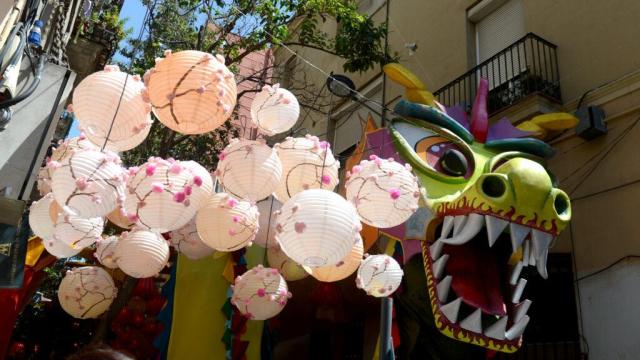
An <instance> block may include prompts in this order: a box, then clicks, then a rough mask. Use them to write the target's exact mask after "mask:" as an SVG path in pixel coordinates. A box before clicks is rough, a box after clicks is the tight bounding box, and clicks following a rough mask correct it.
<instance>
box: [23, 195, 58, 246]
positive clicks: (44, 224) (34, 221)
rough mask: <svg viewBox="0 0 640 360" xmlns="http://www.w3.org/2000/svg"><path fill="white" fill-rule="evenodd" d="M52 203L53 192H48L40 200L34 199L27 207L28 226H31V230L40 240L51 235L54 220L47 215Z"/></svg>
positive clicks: (53, 201)
mask: <svg viewBox="0 0 640 360" xmlns="http://www.w3.org/2000/svg"><path fill="white" fill-rule="evenodd" d="M53 204H55V200H54V199H53V194H51V193H49V194H47V195H45V196H43V197H42V198H41V199H40V200H38V201H34V202H33V203H32V204H31V207H30V208H29V226H31V231H33V233H34V234H35V235H36V236H39V237H40V238H41V239H42V240H46V239H51V238H52V237H53V230H54V228H53V226H54V222H53V221H52V220H51V216H50V215H49V210H50V209H51V206H52V205H53Z"/></svg>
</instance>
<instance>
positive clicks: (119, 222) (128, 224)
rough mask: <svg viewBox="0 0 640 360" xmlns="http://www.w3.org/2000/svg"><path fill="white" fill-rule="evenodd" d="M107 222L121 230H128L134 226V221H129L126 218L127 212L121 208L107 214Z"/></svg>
mask: <svg viewBox="0 0 640 360" xmlns="http://www.w3.org/2000/svg"><path fill="white" fill-rule="evenodd" d="M107 220H109V221H110V222H111V223H112V224H114V225H116V226H117V227H119V228H121V229H126V230H129V229H131V228H133V227H134V226H135V224H136V222H135V221H131V220H130V219H129V217H128V216H127V212H126V211H125V210H124V209H123V208H116V209H115V210H113V211H112V212H110V213H108V214H107Z"/></svg>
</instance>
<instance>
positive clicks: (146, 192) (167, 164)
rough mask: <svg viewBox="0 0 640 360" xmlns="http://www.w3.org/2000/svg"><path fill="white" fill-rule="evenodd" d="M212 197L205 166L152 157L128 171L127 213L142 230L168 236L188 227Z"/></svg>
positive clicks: (209, 177) (210, 181) (211, 183)
mask: <svg viewBox="0 0 640 360" xmlns="http://www.w3.org/2000/svg"><path fill="white" fill-rule="evenodd" d="M212 193H213V181H212V180H211V176H210V175H209V173H208V172H207V171H206V170H205V169H204V168H203V167H202V166H200V165H198V164H197V163H195V162H192V161H184V162H183V161H177V160H173V159H169V160H163V159H161V158H155V157H152V158H150V159H149V161H147V162H146V163H144V165H142V166H141V167H140V168H130V169H129V180H128V182H127V198H126V199H125V210H126V212H127V216H128V217H129V219H130V220H131V221H135V222H136V224H137V225H138V226H139V227H141V228H142V229H147V230H153V231H158V232H167V231H171V230H177V229H180V228H181V227H183V226H185V225H186V224H187V223H188V222H189V221H190V220H191V219H192V218H193V217H194V216H195V214H196V212H197V211H198V210H199V209H200V208H201V207H202V206H204V205H205V204H206V202H207V200H208V199H209V198H210V197H211V194H212Z"/></svg>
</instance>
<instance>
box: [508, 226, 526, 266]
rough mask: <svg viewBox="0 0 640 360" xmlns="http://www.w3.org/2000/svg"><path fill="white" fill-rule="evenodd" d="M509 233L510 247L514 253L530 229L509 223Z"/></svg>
mask: <svg viewBox="0 0 640 360" xmlns="http://www.w3.org/2000/svg"><path fill="white" fill-rule="evenodd" d="M509 231H510V232H511V247H512V248H513V251H514V252H515V251H516V250H518V248H519V247H520V245H521V244H522V242H523V241H524V238H525V237H527V235H528V234H529V231H531V228H528V227H526V226H523V225H519V224H516V223H509ZM525 265H526V264H525Z"/></svg>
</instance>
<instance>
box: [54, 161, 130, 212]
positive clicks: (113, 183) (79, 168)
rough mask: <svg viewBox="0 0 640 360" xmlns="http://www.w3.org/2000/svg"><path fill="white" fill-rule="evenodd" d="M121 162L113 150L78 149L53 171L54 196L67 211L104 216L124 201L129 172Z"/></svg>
mask: <svg viewBox="0 0 640 360" xmlns="http://www.w3.org/2000/svg"><path fill="white" fill-rule="evenodd" d="M120 165H121V161H120V157H118V155H116V154H115V153H112V152H100V151H94V150H84V151H75V152H73V153H72V154H71V155H69V156H68V157H66V158H65V159H64V160H63V161H62V162H61V163H59V168H58V169H57V170H56V171H55V173H54V174H53V178H52V179H51V188H52V189H53V191H52V192H53V196H54V197H55V199H56V201H57V202H58V204H60V205H61V206H63V208H65V211H67V212H74V213H76V214H78V215H80V216H82V217H85V218H90V217H97V216H105V215H107V214H109V213H110V212H112V211H113V210H114V209H115V208H116V207H118V206H122V205H123V203H124V198H125V182H126V180H127V173H126V172H125V170H124V169H123V168H122V166H120Z"/></svg>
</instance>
